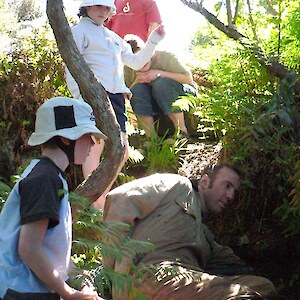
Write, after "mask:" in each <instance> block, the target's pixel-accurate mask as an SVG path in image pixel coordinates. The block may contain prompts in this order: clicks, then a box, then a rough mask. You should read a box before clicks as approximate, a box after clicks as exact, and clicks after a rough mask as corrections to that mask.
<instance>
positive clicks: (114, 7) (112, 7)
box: [79, 1, 117, 15]
mask: <svg viewBox="0 0 300 300" xmlns="http://www.w3.org/2000/svg"><path fill="white" fill-rule="evenodd" d="M94 5H104V6H108V7H110V8H111V9H112V10H113V14H114V15H115V14H116V12H117V8H116V6H115V5H114V4H113V5H107V3H104V2H102V1H97V4H88V3H87V4H86V3H81V4H80V5H79V8H82V7H88V6H94Z"/></svg>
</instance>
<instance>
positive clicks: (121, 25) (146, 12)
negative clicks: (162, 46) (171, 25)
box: [105, 0, 162, 41]
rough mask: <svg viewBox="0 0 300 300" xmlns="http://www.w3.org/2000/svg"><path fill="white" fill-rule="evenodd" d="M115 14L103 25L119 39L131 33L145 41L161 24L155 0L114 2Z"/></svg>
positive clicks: (120, 0) (118, 0) (119, 0)
mask: <svg viewBox="0 0 300 300" xmlns="http://www.w3.org/2000/svg"><path fill="white" fill-rule="evenodd" d="M115 5H116V8H117V11H116V14H115V15H114V16H112V17H111V18H110V19H109V20H108V21H107V22H106V24H105V26H106V27H107V28H109V29H110V30H112V31H114V32H116V33H117V34H118V35H119V36H120V37H121V38H123V37H124V36H125V35H126V34H128V33H132V34H135V35H137V36H139V37H140V38H141V39H142V40H143V41H147V38H148V36H149V34H150V33H151V32H152V30H153V29H155V28H156V27H158V25H159V24H161V23H162V20H161V16H160V12H159V10H158V7H157V5H156V2H155V0H127V1H125V0H116V1H115Z"/></svg>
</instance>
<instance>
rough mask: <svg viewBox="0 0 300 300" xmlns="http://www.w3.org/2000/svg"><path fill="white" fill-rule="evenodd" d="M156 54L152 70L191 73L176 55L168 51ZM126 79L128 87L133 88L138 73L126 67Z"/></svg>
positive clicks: (152, 60)
mask: <svg viewBox="0 0 300 300" xmlns="http://www.w3.org/2000/svg"><path fill="white" fill-rule="evenodd" d="M155 53H156V54H157V55H154V56H153V57H152V59H151V66H150V70H161V71H167V72H173V73H181V74H187V73H189V70H188V68H187V67H186V66H185V65H183V64H182V63H181V62H179V60H178V58H177V57H176V56H175V55H174V54H172V53H170V52H166V51H156V52H155ZM124 77H125V83H126V86H128V87H129V88H131V86H132V84H133V82H134V80H135V78H136V71H135V70H132V69H130V68H129V67H127V66H125V68H124Z"/></svg>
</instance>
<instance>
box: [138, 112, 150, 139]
mask: <svg viewBox="0 0 300 300" xmlns="http://www.w3.org/2000/svg"><path fill="white" fill-rule="evenodd" d="M137 119H138V123H139V124H140V126H141V128H142V129H143V130H144V131H145V134H146V136H147V137H150V136H151V133H152V131H153V132H154V118H153V117H152V116H146V115H139V116H137Z"/></svg>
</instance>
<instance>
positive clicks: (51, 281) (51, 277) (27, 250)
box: [18, 219, 101, 300]
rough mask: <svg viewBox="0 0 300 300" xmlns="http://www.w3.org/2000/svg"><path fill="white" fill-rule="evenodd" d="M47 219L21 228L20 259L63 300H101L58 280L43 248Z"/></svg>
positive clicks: (90, 292) (89, 292) (92, 292)
mask: <svg viewBox="0 0 300 300" xmlns="http://www.w3.org/2000/svg"><path fill="white" fill-rule="evenodd" d="M48 223H49V220H48V219H43V220H39V221H35V222H32V223H28V224H25V225H22V226H21V231H20V237H19V245H18V251H19V255H20V257H21V259H22V260H23V261H24V262H25V263H26V264H27V265H28V267H29V268H30V269H31V270H32V271H33V272H34V273H35V275H36V276H37V277H38V278H39V279H40V280H41V281H42V282H43V283H44V284H45V285H46V286H48V287H49V288H50V289H51V290H53V291H55V292H56V293H58V294H59V295H60V296H61V297H62V298H64V299H74V300H75V299H101V298H99V297H98V296H97V294H96V292H94V291H90V290H89V291H82V292H80V291H76V290H74V289H72V288H71V287H70V286H69V285H68V284H67V283H65V282H64V280H63V279H62V278H60V276H59V273H58V271H57V270H56V269H55V268H54V266H53V264H52V263H51V261H50V260H49V258H48V256H47V255H46V253H45V251H44V248H43V241H44V236H45V233H46V231H47V228H48Z"/></svg>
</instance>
